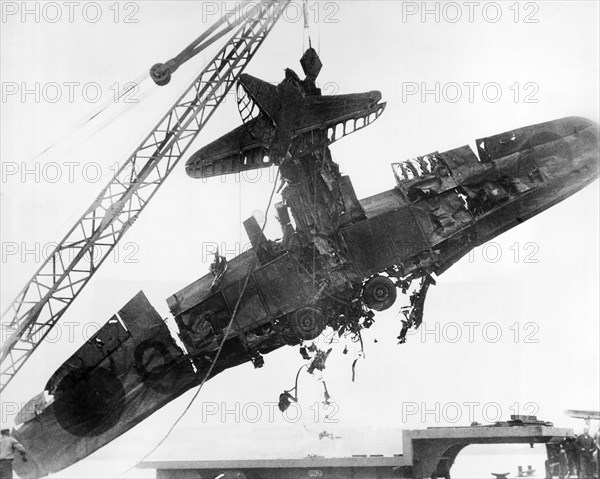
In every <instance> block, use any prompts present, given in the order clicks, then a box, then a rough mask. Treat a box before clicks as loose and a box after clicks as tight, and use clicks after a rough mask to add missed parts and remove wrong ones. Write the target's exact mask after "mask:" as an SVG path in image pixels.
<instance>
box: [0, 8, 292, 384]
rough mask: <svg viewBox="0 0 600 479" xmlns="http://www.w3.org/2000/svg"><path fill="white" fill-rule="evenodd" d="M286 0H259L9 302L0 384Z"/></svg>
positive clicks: (76, 288)
mask: <svg viewBox="0 0 600 479" xmlns="http://www.w3.org/2000/svg"><path fill="white" fill-rule="evenodd" d="M290 1H291V0H263V1H262V2H260V3H259V4H258V5H257V6H256V8H255V9H252V11H251V13H250V14H249V16H250V18H248V19H246V21H244V22H241V23H242V24H241V26H240V27H239V28H238V30H237V31H236V32H235V34H234V36H233V37H232V38H231V39H230V40H229V41H228V42H227V43H226V44H225V46H224V47H223V48H222V49H221V50H220V51H219V52H218V53H217V54H216V56H215V57H214V58H213V60H212V61H211V62H210V63H209V64H208V65H207V66H206V67H205V68H204V70H203V71H202V72H201V73H200V75H199V76H198V77H197V78H196V79H195V80H194V82H193V83H192V84H191V85H190V86H189V87H188V88H187V90H186V91H185V92H184V93H183V95H182V96H181V97H180V98H179V99H178V100H177V102H176V103H175V105H173V107H172V108H171V109H170V110H169V111H168V112H167V113H166V114H165V116H164V117H163V118H162V119H161V120H160V122H159V123H158V124H157V125H156V127H155V128H154V129H153V130H152V131H151V132H150V133H149V134H148V136H147V137H146V139H145V140H144V141H143V142H142V144H141V145H140V146H139V147H138V148H137V149H136V150H135V151H134V153H133V154H132V155H131V156H130V157H129V158H128V159H127V161H126V162H125V163H124V164H123V166H122V167H121V168H120V169H119V171H118V172H117V173H116V174H115V176H114V177H113V178H112V179H111V181H110V182H109V183H108V185H107V186H106V187H105V188H104V189H102V191H101V192H100V194H99V195H98V197H97V199H96V200H95V201H94V202H93V203H92V205H91V206H90V207H89V208H88V209H87V211H86V212H85V213H84V214H83V216H82V217H81V218H80V219H79V220H78V221H77V222H76V223H75V225H74V226H73V227H72V228H71V230H70V231H69V232H68V233H67V235H66V236H65V237H64V239H63V240H62V241H61V242H60V243H59V244H58V246H57V247H56V248H55V249H54V251H53V252H52V254H51V255H50V256H49V257H48V258H47V260H46V261H45V262H44V263H43V264H42V266H41V267H40V268H39V269H38V271H37V272H36V273H35V274H34V276H33V277H32V279H31V280H30V281H29V282H28V283H27V284H26V285H25V287H24V288H23V289H22V290H21V292H20V293H19V295H18V296H17V298H16V299H15V300H14V301H13V303H12V304H11V305H10V306H9V308H8V310H7V311H6V313H5V315H8V314H10V315H11V316H12V320H11V322H10V323H9V324H8V325H7V328H8V331H7V332H8V334H10V336H9V337H8V339H7V340H6V341H5V343H4V344H3V345H2V347H1V348H0V354H1V356H0V364H1V365H0V391H2V390H4V388H5V387H6V386H7V385H8V383H9V382H10V381H11V379H12V378H13V377H14V376H15V374H16V373H17V372H18V371H19V370H20V368H21V367H22V366H23V365H24V364H25V362H26V361H27V359H28V358H29V357H30V356H31V354H32V353H33V352H34V351H35V349H36V348H37V347H38V346H39V345H40V343H41V342H42V341H43V340H44V338H45V337H46V335H47V334H48V333H49V332H50V330H51V329H52V327H53V326H54V325H55V324H56V323H57V322H58V320H59V319H60V318H61V317H62V315H63V314H64V313H65V311H66V310H67V308H68V307H69V306H70V305H71V303H72V302H73V300H74V299H75V298H76V297H77V295H78V294H79V293H80V292H81V291H82V289H83V288H84V286H85V285H86V284H87V283H88V281H89V280H90V278H91V277H92V276H93V274H94V273H95V272H96V271H97V269H98V268H99V267H100V265H101V264H102V263H103V262H104V260H105V259H106V258H107V256H108V255H109V254H110V252H111V251H112V250H113V248H114V247H115V246H116V244H117V243H118V242H119V240H120V239H121V238H122V236H123V235H124V234H125V232H126V231H127V230H128V229H129V227H130V226H131V225H132V224H133V222H134V221H135V220H136V219H137V218H138V216H139V215H140V213H141V212H142V210H143V209H144V208H145V207H146V205H147V204H148V202H149V201H150V199H151V198H152V197H153V196H154V194H155V193H156V191H157V190H158V188H159V187H160V186H161V185H162V184H163V182H164V181H165V179H166V178H167V177H168V176H169V174H170V173H171V171H173V168H174V167H175V165H176V164H177V162H178V161H179V160H180V159H181V157H182V156H183V154H184V153H185V152H186V150H187V148H188V147H189V146H190V144H191V143H192V141H193V140H194V139H195V138H196V136H197V135H198V133H200V131H201V130H202V128H203V127H204V125H206V123H207V121H208V120H209V119H210V117H211V116H212V114H213V113H214V112H215V110H216V108H217V107H218V106H219V105H220V104H221V102H222V101H223V99H224V98H225V96H226V95H227V93H228V92H229V91H230V90H231V88H232V86H233V85H234V83H235V82H236V80H237V79H238V77H239V75H240V74H241V73H242V72H243V70H244V68H245V67H246V66H247V64H248V62H249V61H250V60H251V59H252V57H253V56H254V54H255V53H256V51H257V50H258V48H259V47H260V45H261V44H262V42H263V41H264V39H265V38H266V36H267V35H268V34H269V32H270V31H271V29H272V28H273V26H274V25H275V23H276V22H277V20H279V18H280V17H281V15H282V13H283V11H284V10H285V8H286V7H287V5H288V4H289V2H290Z"/></svg>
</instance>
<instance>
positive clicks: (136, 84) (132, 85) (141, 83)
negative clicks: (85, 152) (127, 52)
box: [33, 72, 152, 160]
mask: <svg viewBox="0 0 600 479" xmlns="http://www.w3.org/2000/svg"><path fill="white" fill-rule="evenodd" d="M149 78H150V77H149V76H148V72H143V73H141V74H140V75H138V76H137V77H136V78H135V79H133V80H131V81H129V82H126V83H124V84H123V86H122V87H121V88H120V89H119V90H118V91H117V92H115V93H114V94H113V95H112V96H111V98H109V99H107V100H106V101H104V102H103V103H101V104H100V105H98V107H97V108H95V109H94V110H92V111H91V112H90V113H87V114H86V115H84V116H83V117H82V118H80V119H79V120H78V121H77V122H75V123H74V124H73V125H72V126H71V127H70V128H69V129H68V130H67V132H66V133H64V134H63V135H62V136H61V137H60V138H59V139H58V140H56V141H55V142H53V143H51V144H50V145H49V146H47V147H46V148H44V149H43V150H42V151H40V152H39V153H38V154H37V155H36V156H34V157H33V159H34V160H37V159H38V158H40V157H41V156H44V155H46V154H47V153H48V152H50V151H54V150H57V148H58V147H59V146H61V145H62V144H64V143H67V141H68V140H70V139H71V138H73V137H74V136H75V135H76V134H77V133H79V132H80V131H81V130H82V129H83V128H84V127H86V126H87V125H88V124H89V123H90V122H92V121H93V120H95V119H100V118H102V115H103V114H104V113H105V112H106V110H108V109H109V108H110V107H111V106H113V105H115V104H118V103H120V102H121V100H122V99H123V97H125V96H126V95H128V94H130V95H134V94H136V93H137V92H138V90H141V91H142V92H141V94H140V96H139V97H137V98H133V99H132V100H128V99H127V98H125V99H124V101H123V102H122V104H123V105H124V106H122V107H121V108H120V110H119V111H117V112H115V113H114V114H112V116H110V117H109V118H108V119H107V120H105V121H104V122H103V123H102V124H100V125H99V126H96V127H94V129H93V130H92V131H90V132H88V133H87V134H85V135H84V136H83V138H81V139H79V141H78V142H77V143H76V144H75V145H74V146H78V145H79V144H81V143H82V142H84V141H86V140H87V139H88V138H89V137H91V136H94V135H95V134H96V133H98V132H99V131H101V130H103V129H104V128H105V127H106V126H108V125H110V124H111V123H112V122H113V121H114V120H115V118H117V117H118V116H119V115H120V114H121V113H124V112H125V111H126V110H129V109H131V108H133V107H134V106H135V105H137V104H139V103H140V100H142V99H143V98H145V97H147V96H148V95H149V94H150V93H152V91H151V90H147V89H146V90H142V87H146V83H145V82H146V80H148V79H149Z"/></svg>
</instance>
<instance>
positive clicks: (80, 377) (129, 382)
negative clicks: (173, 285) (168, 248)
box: [13, 292, 203, 478]
mask: <svg viewBox="0 0 600 479" xmlns="http://www.w3.org/2000/svg"><path fill="white" fill-rule="evenodd" d="M202 378H203V375H202V373H201V372H200V373H199V374H196V373H195V372H194V370H193V368H192V366H191V363H190V361H189V359H188V357H187V356H186V355H185V354H184V353H183V351H182V350H181V349H179V348H178V347H177V345H176V344H175V342H174V340H173V339H172V337H171V335H170V333H169V330H168V328H167V326H166V325H165V323H164V322H163V320H162V319H161V317H160V316H159V314H158V312H157V311H156V310H155V309H154V308H153V307H152V305H151V304H150V303H149V302H148V300H147V299H146V296H145V295H144V293H142V292H140V293H139V294H137V295H136V296H135V297H134V298H133V299H132V300H131V301H129V303H127V305H125V307H123V308H122V309H121V310H120V311H119V312H118V313H117V314H115V315H114V316H113V317H112V318H111V319H110V320H109V321H108V322H107V323H106V324H105V325H104V326H103V327H102V328H101V329H100V330H99V331H98V332H97V333H96V334H95V335H94V336H93V337H92V338H90V339H89V340H88V341H87V342H86V343H85V344H84V345H83V346H82V347H81V348H80V349H79V350H78V351H77V352H76V353H75V354H74V355H73V356H71V357H70V358H69V359H68V360H67V361H65V363H64V364H63V365H62V366H61V367H60V368H59V369H58V370H57V371H56V373H55V374H54V375H53V376H52V377H51V378H50V380H49V381H48V384H47V386H46V387H47V389H46V390H47V391H48V393H50V394H52V395H53V401H51V402H50V403H48V404H47V405H46V406H45V407H44V408H43V410H41V411H39V410H35V411H34V412H33V413H32V414H22V415H21V417H22V418H23V419H24V420H25V422H24V423H23V424H21V426H20V427H19V428H18V429H17V430H16V431H14V437H15V438H16V439H17V440H18V441H19V442H20V443H21V444H23V446H24V447H25V449H26V450H27V453H28V454H27V458H28V461H27V462H23V461H22V460H21V458H20V456H19V457H18V458H16V459H15V461H14V464H13V466H14V469H15V471H16V472H17V474H18V475H19V477H23V478H37V477H42V476H44V475H47V474H49V473H53V472H57V471H60V470H61V469H64V468H66V467H68V466H70V465H72V464H74V463H75V462H77V461H79V460H80V459H83V458H84V457H86V456H88V455H89V454H91V453H92V452H93V451H95V450H97V449H99V448H100V447H102V446H104V445H105V444H107V443H108V442H110V441H111V440H113V439H114V438H116V437H118V436H120V435H121V434H123V433H124V432H126V431H127V430H129V429H130V428H132V427H133V426H135V425H136V424H138V423H139V422H140V421H142V420H143V419H144V418H146V417H148V416H149V415H151V414H152V413H153V412H155V411H156V410H158V409H160V408H161V407H162V406H164V405H165V404H167V403H168V402H170V401H172V400H173V399H174V398H176V397H178V396H179V395H181V394H182V393H184V392H185V391H187V390H188V389H190V388H191V387H193V386H194V385H196V384H198V383H199V381H201V380H202ZM38 396H39V395H38ZM38 396H36V398H38ZM36 398H34V399H36ZM38 404H39V401H38Z"/></svg>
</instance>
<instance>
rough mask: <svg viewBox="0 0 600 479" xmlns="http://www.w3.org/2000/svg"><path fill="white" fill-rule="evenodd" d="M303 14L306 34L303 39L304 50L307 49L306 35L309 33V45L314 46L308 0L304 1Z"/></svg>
mask: <svg viewBox="0 0 600 479" xmlns="http://www.w3.org/2000/svg"><path fill="white" fill-rule="evenodd" d="M302 16H303V17H304V35H303V39H302V51H303V52H304V51H305V50H306V43H304V42H305V37H306V36H307V35H308V47H309V48H312V38H311V36H310V26H309V23H308V19H309V15H308V0H304V2H302Z"/></svg>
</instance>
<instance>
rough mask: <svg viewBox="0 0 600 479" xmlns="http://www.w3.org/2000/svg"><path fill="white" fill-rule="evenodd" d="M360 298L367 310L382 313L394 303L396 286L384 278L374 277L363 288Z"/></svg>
mask: <svg viewBox="0 0 600 479" xmlns="http://www.w3.org/2000/svg"><path fill="white" fill-rule="evenodd" d="M362 298H363V301H364V302H365V304H366V305H367V307H368V308H370V309H374V310H375V311H384V310H386V309H388V308H389V307H391V306H392V305H393V304H394V302H395V301H396V285H395V284H394V283H392V280H391V279H390V278H387V277H386V276H374V277H372V278H371V279H370V280H369V281H367V282H366V284H365V286H364V287H363V292H362Z"/></svg>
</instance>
